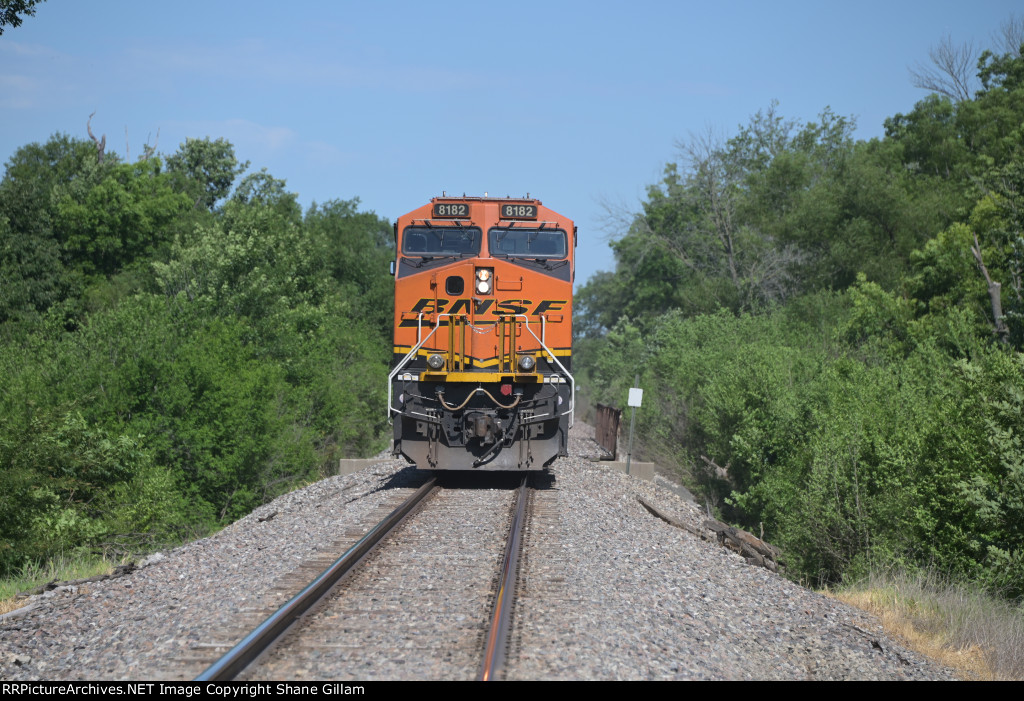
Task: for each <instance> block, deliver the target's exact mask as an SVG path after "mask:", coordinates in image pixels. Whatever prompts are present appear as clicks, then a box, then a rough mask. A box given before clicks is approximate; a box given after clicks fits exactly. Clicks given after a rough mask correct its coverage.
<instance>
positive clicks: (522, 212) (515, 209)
mask: <svg viewBox="0 0 1024 701" xmlns="http://www.w3.org/2000/svg"><path fill="white" fill-rule="evenodd" d="M501 218H502V219H536V218H537V205H535V204H503V205H501Z"/></svg>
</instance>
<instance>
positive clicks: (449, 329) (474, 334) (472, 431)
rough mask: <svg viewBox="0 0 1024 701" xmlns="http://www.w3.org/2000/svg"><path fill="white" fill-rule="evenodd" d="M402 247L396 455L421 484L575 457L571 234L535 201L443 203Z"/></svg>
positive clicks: (417, 222) (409, 223)
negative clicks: (427, 476) (436, 474)
mask: <svg viewBox="0 0 1024 701" xmlns="http://www.w3.org/2000/svg"><path fill="white" fill-rule="evenodd" d="M395 237H396V243H397V249H398V259H397V261H396V263H395V271H394V273H395V345H394V361H393V365H392V370H391V374H390V376H389V378H388V390H389V391H388V405H389V408H388V418H389V419H390V420H391V421H392V423H393V425H394V435H395V454H396V455H403V456H405V457H406V458H407V459H408V460H410V461H411V462H413V463H415V464H416V466H417V467H418V468H420V469H425V470H542V469H543V468H544V467H545V466H546V465H548V464H549V463H550V462H551V461H552V460H554V459H555V458H556V457H557V456H559V455H566V445H567V439H568V432H569V426H571V425H572V417H573V407H574V403H575V385H574V382H573V377H572V375H571V374H570V369H571V356H572V283H573V271H574V266H573V251H574V248H575V246H576V227H575V226H573V223H572V221H571V220H569V219H567V218H566V217H563V216H562V215H560V214H557V213H555V212H553V211H551V210H550V209H548V208H547V207H544V206H543V205H542V204H541V203H540V201H539V200H535V199H529V198H524V199H511V198H505V199H498V198H488V197H435V198H434V199H432V200H431V202H430V204H428V205H424V206H422V207H420V208H419V209H416V210H413V211H412V212H409V213H408V214H406V215H404V216H401V217H399V218H398V221H397V222H396V224H395Z"/></svg>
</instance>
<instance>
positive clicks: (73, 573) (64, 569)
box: [0, 556, 115, 614]
mask: <svg viewBox="0 0 1024 701" xmlns="http://www.w3.org/2000/svg"><path fill="white" fill-rule="evenodd" d="M114 567H115V563H112V562H111V561H109V560H107V559H105V558H98V557H95V556H92V557H63V556H62V557H57V558H54V559H53V560H50V561H49V562H47V563H45V564H30V565H26V566H25V567H24V568H23V569H22V571H21V572H20V573H19V574H18V575H17V576H15V577H8V578H6V579H0V614H4V613H9V612H11V611H14V610H15V609H18V608H21V607H22V606H24V605H25V599H22V598H18V594H19V593H20V592H23V591H28V590H29V589H33V588H35V587H38V586H41V585H43V584H46V583H48V582H52V581H54V580H56V581H61V582H64V581H68V580H72V579H86V578H87V577H97V576H99V575H102V574H110V573H111V572H113V571H114Z"/></svg>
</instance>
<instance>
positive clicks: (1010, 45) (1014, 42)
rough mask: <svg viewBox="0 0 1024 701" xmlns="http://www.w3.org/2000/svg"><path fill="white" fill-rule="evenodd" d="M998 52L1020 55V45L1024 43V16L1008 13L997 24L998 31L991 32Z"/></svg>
mask: <svg viewBox="0 0 1024 701" xmlns="http://www.w3.org/2000/svg"><path fill="white" fill-rule="evenodd" d="M992 39H993V40H994V41H995V43H996V45H997V47H998V50H999V53H1003V54H1012V55H1014V56H1021V45H1024V16H1022V17H1017V16H1016V15H1010V16H1009V17H1008V18H1007V19H1006V21H1004V22H1003V23H1002V24H1001V25H999V31H998V32H993V33H992Z"/></svg>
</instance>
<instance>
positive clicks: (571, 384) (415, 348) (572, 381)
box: [388, 312, 576, 428]
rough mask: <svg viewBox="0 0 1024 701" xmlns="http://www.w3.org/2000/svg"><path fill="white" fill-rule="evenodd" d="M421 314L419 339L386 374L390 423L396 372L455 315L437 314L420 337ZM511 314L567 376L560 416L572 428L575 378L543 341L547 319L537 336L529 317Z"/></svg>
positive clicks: (392, 411)
mask: <svg viewBox="0 0 1024 701" xmlns="http://www.w3.org/2000/svg"><path fill="white" fill-rule="evenodd" d="M423 314H424V312H420V313H419V316H418V317H417V325H416V338H417V339H419V340H418V341H417V342H416V345H415V346H413V347H412V349H411V350H410V351H409V352H408V353H407V354H406V355H405V357H404V358H402V359H401V360H400V361H399V362H398V364H397V365H396V366H395V369H394V370H392V371H391V372H390V373H389V374H388V424H391V423H392V418H391V415H392V413H395V414H397V413H398V412H399V410H398V409H396V408H395V407H394V406H393V405H392V400H393V398H394V391H393V385H392V382H393V381H394V379H395V377H396V376H397V375H398V373H400V372H401V371H402V368H404V367H405V366H406V365H407V364H408V363H409V361H410V360H411V359H412V358H413V357H414V356H415V355H416V353H418V352H419V350H420V348H422V347H423V344H424V343H426V342H427V341H429V340H430V337H431V336H433V335H434V333H435V332H436V331H437V330H438V329H439V328H441V319H443V318H445V317H448V318H451V317H452V316H455V315H453V314H438V315H437V323H435V324H434V328H433V329H431V331H430V333H428V334H427V335H426V336H424V337H423V338H422V339H420V336H422V334H423V330H422V322H423ZM511 316H512V317H513V318H516V319H518V318H522V319H523V320H524V321H525V322H526V323H525V326H526V330H527V331H529V332H530V335H531V336H533V337H534V339H536V341H537V343H539V344H540V345H541V348H543V349H544V352H545V353H547V354H548V357H549V358H551V361H552V362H553V363H555V365H557V366H558V368H559V369H560V370H561V371H562V373H563V374H564V375H565V376H566V377H567V378H569V408H568V409H567V410H566V411H563V412H562V413H561V414H560V416H565V415H566V414H569V427H570V428H572V425H573V423H574V422H575V420H576V379H575V378H574V377H573V376H572V373H570V372H569V371H568V370H566V369H565V366H564V365H562V362H561V361H560V360H559V359H558V358H557V357H556V356H555V354H554V352H553V351H552V350H551V349H550V348H548V346H547V343H546V342H545V341H546V340H547V319H546V318H545V317H544V316H543V315H541V317H540V327H541V332H540V333H541V337H540V338H538V337H537V334H535V333H534V332H533V329H531V328H530V317H528V316H527V315H526V314H514V315H511ZM499 323H500V321H499ZM470 327H471V328H473V329H474V330H476V327H475V326H474V325H473V324H470ZM513 343H514V342H513ZM450 351H451V349H450V348H449V352H450Z"/></svg>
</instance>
